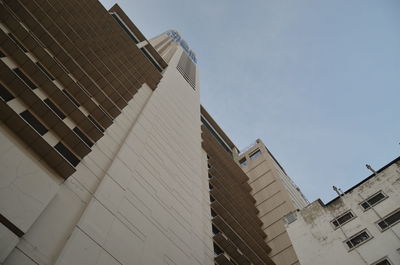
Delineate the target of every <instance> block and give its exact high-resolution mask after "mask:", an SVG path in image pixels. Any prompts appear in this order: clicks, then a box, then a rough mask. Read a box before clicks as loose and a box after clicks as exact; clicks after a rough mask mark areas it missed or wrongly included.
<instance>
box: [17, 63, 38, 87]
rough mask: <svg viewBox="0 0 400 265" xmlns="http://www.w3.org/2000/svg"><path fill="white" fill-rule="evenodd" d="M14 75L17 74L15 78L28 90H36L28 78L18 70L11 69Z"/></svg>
mask: <svg viewBox="0 0 400 265" xmlns="http://www.w3.org/2000/svg"><path fill="white" fill-rule="evenodd" d="M13 71H14V73H16V74H17V76H18V77H19V78H20V79H21V80H22V81H23V82H24V83H25V84H26V85H27V86H28V87H29V88H30V89H32V90H33V89H35V88H37V85H36V84H35V83H33V82H32V80H31V79H29V77H27V76H26V75H25V74H24V73H23V72H22V71H21V70H20V69H19V68H15V69H13Z"/></svg>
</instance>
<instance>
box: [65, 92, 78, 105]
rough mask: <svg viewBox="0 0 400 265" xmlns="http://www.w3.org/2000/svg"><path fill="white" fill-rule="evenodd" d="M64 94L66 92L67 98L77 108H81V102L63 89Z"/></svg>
mask: <svg viewBox="0 0 400 265" xmlns="http://www.w3.org/2000/svg"><path fill="white" fill-rule="evenodd" d="M63 92H64V94H65V95H67V97H68V98H69V99H70V100H71V101H72V103H74V104H75V106H77V107H79V106H80V104H79V102H78V101H76V99H75V98H74V97H73V96H72V95H71V94H70V93H69V92H68V91H67V90H65V89H63Z"/></svg>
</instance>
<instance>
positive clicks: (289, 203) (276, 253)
mask: <svg viewBox="0 0 400 265" xmlns="http://www.w3.org/2000/svg"><path fill="white" fill-rule="evenodd" d="M236 161H237V162H238V163H239V164H240V165H241V167H242V169H243V170H244V172H245V173H246V174H247V176H248V177H249V180H248V183H249V184H250V186H251V188H252V191H251V194H252V195H253V197H254V198H255V200H256V207H257V209H258V210H259V213H258V217H259V218H260V220H261V221H262V222H263V226H262V228H263V231H264V232H265V233H266V234H267V238H266V242H267V243H268V245H269V246H270V247H271V249H272V251H271V253H270V257H271V258H272V260H273V261H274V262H275V263H276V264H277V265H291V264H299V261H298V259H297V256H296V253H295V251H294V249H293V246H292V243H291V241H290V239H289V237H288V234H287V232H286V228H285V226H284V222H283V220H282V217H284V216H285V215H286V214H288V213H289V212H291V211H293V210H296V209H301V208H303V207H305V206H306V205H307V200H306V199H305V198H304V196H303V195H302V193H301V192H300V190H299V189H298V187H296V185H295V184H294V183H293V182H292V180H291V179H290V178H289V177H288V176H287V174H286V172H285V171H284V169H283V168H282V167H281V166H280V165H279V163H278V162H277V161H276V160H275V158H274V157H273V156H272V154H271V153H270V152H269V150H268V149H267V148H266V147H265V145H264V143H263V142H262V141H261V140H257V141H256V143H254V144H253V145H252V146H251V147H249V148H247V150H245V151H244V152H242V153H241V154H239V155H237V157H236Z"/></svg>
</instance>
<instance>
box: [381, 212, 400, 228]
mask: <svg viewBox="0 0 400 265" xmlns="http://www.w3.org/2000/svg"><path fill="white" fill-rule="evenodd" d="M399 221H400V209H397V210H396V211H394V212H393V213H391V214H389V215H387V216H386V217H384V218H383V220H381V221H378V222H377V224H378V226H379V228H380V229H381V231H385V230H386V229H388V228H389V227H391V226H394V225H395V224H397V223H398V222H399Z"/></svg>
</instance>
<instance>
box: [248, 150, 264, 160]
mask: <svg viewBox="0 0 400 265" xmlns="http://www.w3.org/2000/svg"><path fill="white" fill-rule="evenodd" d="M260 155H261V151H260V149H257V150H256V151H254V152H253V153H251V154H250V159H252V160H254V159H257V157H259V156H260Z"/></svg>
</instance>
